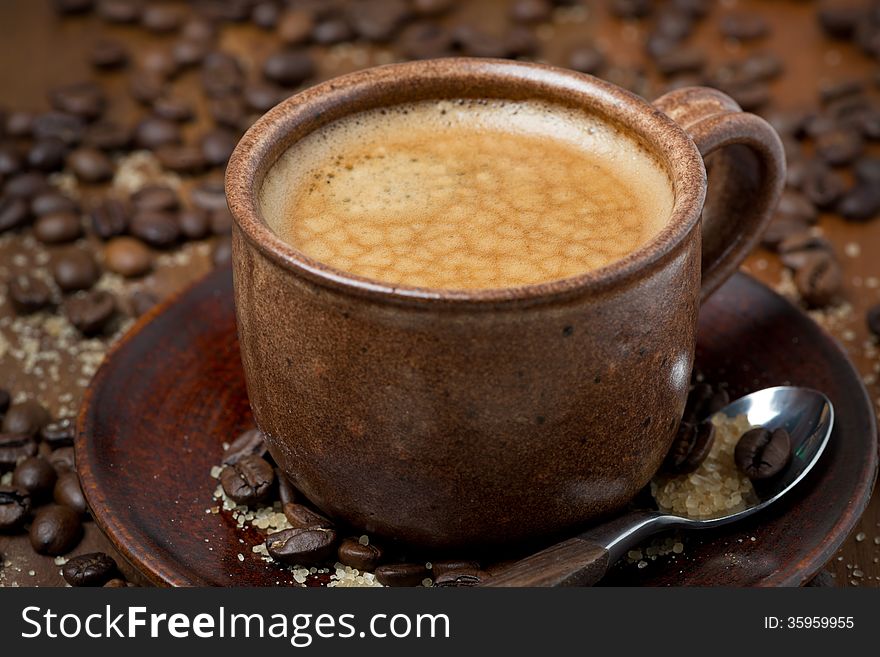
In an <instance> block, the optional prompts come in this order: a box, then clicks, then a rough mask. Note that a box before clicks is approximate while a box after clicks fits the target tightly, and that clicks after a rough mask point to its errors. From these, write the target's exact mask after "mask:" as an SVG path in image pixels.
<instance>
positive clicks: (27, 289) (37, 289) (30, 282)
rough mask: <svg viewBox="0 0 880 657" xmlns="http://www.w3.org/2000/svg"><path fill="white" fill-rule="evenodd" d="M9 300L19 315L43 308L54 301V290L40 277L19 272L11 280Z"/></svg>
mask: <svg viewBox="0 0 880 657" xmlns="http://www.w3.org/2000/svg"><path fill="white" fill-rule="evenodd" d="M9 300H10V301H11V302H12V307H13V308H15V312H17V313H18V314H19V315H29V314H31V313H35V312H37V311H38V310H42V309H43V308H45V307H47V306H48V305H49V304H50V303H51V302H52V290H50V289H49V286H48V285H46V284H45V283H44V282H43V281H41V280H40V279H39V278H34V277H33V276H28V275H26V274H19V275H18V276H14V277H13V278H12V280H10V281H9Z"/></svg>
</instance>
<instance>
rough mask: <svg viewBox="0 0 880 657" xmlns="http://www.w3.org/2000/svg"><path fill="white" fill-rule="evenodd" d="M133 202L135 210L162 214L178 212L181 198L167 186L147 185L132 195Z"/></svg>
mask: <svg viewBox="0 0 880 657" xmlns="http://www.w3.org/2000/svg"><path fill="white" fill-rule="evenodd" d="M131 202H132V204H133V205H134V208H135V210H144V211H155V212H162V211H165V210H176V209H177V208H178V207H179V206H180V198H179V197H178V196H177V192H175V191H174V190H173V189H171V188H170V187H166V186H165V185H147V186H145V187H141V188H140V189H139V190H138V191H137V192H135V193H134V194H132V196H131Z"/></svg>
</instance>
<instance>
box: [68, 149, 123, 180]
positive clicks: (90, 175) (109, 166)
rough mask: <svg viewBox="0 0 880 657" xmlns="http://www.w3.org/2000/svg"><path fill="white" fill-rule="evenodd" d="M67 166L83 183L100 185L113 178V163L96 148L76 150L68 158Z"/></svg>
mask: <svg viewBox="0 0 880 657" xmlns="http://www.w3.org/2000/svg"><path fill="white" fill-rule="evenodd" d="M67 164H68V166H70V168H71V170H72V171H73V173H74V174H75V175H76V177H77V178H78V179H79V180H80V181H81V182H86V183H100V182H105V181H107V180H110V179H111V178H112V177H113V171H114V166H113V162H112V161H111V160H110V158H109V157H107V155H105V154H104V152H103V151H99V150H97V149H95V148H78V149H76V150H75V151H73V152H72V153H71V154H70V155H69V156H68V158H67Z"/></svg>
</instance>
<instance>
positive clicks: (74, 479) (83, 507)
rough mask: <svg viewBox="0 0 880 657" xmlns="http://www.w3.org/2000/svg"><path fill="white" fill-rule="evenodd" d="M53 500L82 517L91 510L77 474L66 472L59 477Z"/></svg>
mask: <svg viewBox="0 0 880 657" xmlns="http://www.w3.org/2000/svg"><path fill="white" fill-rule="evenodd" d="M52 498H53V499H54V500H55V502H56V503H57V504H61V505H62V506H66V507H68V508H71V509H73V510H74V511H76V512H77V513H79V514H80V515H84V514H85V513H87V512H88V510H89V506H88V504H86V498H85V495H83V492H82V486H80V483H79V475H78V474H77V473H76V472H64V473H62V474H60V475H59V476H58V481H56V482H55V490H54V491H53V492H52Z"/></svg>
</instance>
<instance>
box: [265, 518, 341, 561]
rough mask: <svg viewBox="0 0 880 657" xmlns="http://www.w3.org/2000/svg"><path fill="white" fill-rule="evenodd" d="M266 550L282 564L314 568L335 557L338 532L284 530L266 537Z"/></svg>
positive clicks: (302, 529)
mask: <svg viewBox="0 0 880 657" xmlns="http://www.w3.org/2000/svg"><path fill="white" fill-rule="evenodd" d="M266 549H267V551H268V552H269V555H270V556H271V557H272V558H273V559H275V560H276V561H280V562H281V563H285V564H289V565H298V566H314V565H318V564H321V563H323V562H325V561H327V560H328V559H330V558H331V557H332V556H334V554H335V552H336V532H335V531H333V530H332V529H324V528H321V527H312V528H299V529H283V530H281V531H280V532H275V533H274V534H269V536H267V537H266Z"/></svg>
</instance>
